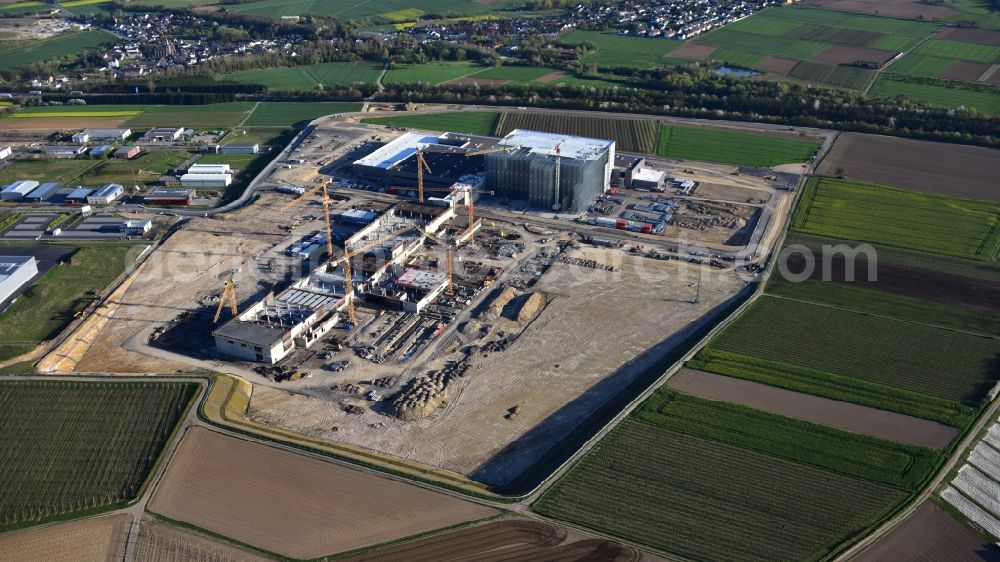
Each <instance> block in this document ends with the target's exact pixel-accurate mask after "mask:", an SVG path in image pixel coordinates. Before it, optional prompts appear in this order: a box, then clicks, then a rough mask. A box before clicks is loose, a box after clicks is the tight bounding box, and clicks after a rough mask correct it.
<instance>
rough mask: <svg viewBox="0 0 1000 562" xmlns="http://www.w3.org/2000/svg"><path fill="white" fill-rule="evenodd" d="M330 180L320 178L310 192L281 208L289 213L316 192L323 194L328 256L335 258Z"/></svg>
mask: <svg viewBox="0 0 1000 562" xmlns="http://www.w3.org/2000/svg"><path fill="white" fill-rule="evenodd" d="M329 183H330V182H329V180H327V179H325V178H320V179H318V180H316V185H315V186H314V187H312V188H310V189H309V190H308V191H306V192H305V193H303V194H302V195H299V196H298V197H296V198H295V199H292V200H291V201H289V202H288V203H285V204H284V206H282V207H281V210H282V211H287V210H288V209H291V208H292V207H294V206H295V205H297V204H299V203H300V202H302V201H303V200H305V199H307V198H309V197H312V196H313V195H315V194H316V192H318V191H319V192H321V193H322V194H323V222H324V224H325V225H326V255H327V256H329V258H331V259H332V258H333V232H332V230H331V228H330V194H329V193H327V191H326V186H327V185H328V184H329Z"/></svg>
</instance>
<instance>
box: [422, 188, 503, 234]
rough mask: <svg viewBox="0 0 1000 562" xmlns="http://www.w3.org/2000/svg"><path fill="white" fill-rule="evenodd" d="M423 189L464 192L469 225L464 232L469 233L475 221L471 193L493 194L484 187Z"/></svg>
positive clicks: (474, 205)
mask: <svg viewBox="0 0 1000 562" xmlns="http://www.w3.org/2000/svg"><path fill="white" fill-rule="evenodd" d="M424 191H430V192H448V193H451V192H453V191H460V192H462V193H464V194H465V206H466V207H467V208H468V209H469V226H468V227H467V229H466V232H469V233H471V232H472V226H473V224H474V223H475V221H476V204H475V202H474V201H473V200H472V194H473V193H485V194H487V195H493V192H492V191H489V190H486V189H471V188H469V189H466V188H451V187H428V188H427V189H425V190H424Z"/></svg>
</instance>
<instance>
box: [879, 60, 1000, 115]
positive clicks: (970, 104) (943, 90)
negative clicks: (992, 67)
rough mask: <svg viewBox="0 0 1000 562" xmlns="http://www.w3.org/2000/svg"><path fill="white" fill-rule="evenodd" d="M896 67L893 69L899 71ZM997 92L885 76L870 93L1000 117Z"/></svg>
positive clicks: (892, 69)
mask: <svg viewBox="0 0 1000 562" xmlns="http://www.w3.org/2000/svg"><path fill="white" fill-rule="evenodd" d="M895 68H896V67H895V65H893V66H890V67H889V70H891V71H895ZM995 90H996V93H990V91H989V90H984V91H977V90H973V89H971V88H966V87H962V86H961V85H960V84H958V83H949V82H940V83H939V84H918V83H915V82H909V81H905V80H902V79H900V78H894V77H893V76H891V75H886V74H885V73H883V74H882V75H881V76H879V79H878V80H876V81H875V85H874V86H873V87H872V89H871V91H869V94H868V95H869V97H871V98H887V99H895V98H899V97H903V98H906V99H909V100H911V101H916V102H924V103H928V104H931V105H937V106H940V107H950V108H959V107H964V108H975V109H977V110H979V111H980V112H981V113H985V114H987V115H1000V88H995Z"/></svg>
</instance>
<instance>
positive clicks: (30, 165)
mask: <svg viewBox="0 0 1000 562" xmlns="http://www.w3.org/2000/svg"><path fill="white" fill-rule="evenodd" d="M97 164H98V161H97V160H76V159H72V158H28V159H24V160H18V161H17V162H14V163H12V164H11V165H9V166H7V167H5V168H3V169H0V185H7V184H9V183H13V182H15V181H17V180H35V181H38V182H50V181H56V182H59V183H62V184H67V183H69V182H70V181H72V180H74V179H76V178H78V177H80V175H81V174H83V173H84V172H86V171H87V170H89V169H91V168H93V167H95V166H97Z"/></svg>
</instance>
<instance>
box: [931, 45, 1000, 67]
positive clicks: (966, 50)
mask: <svg viewBox="0 0 1000 562" xmlns="http://www.w3.org/2000/svg"><path fill="white" fill-rule="evenodd" d="M914 52H915V53H917V54H921V55H930V56H935V57H941V58H946V59H959V60H968V61H975V62H985V63H989V64H993V63H1000V45H980V44H977V43H966V42H964V41H949V40H946V39H931V40H930V41H927V42H926V43H924V44H923V45H920V46H919V47H917V49H916V50H915V51H914Z"/></svg>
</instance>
